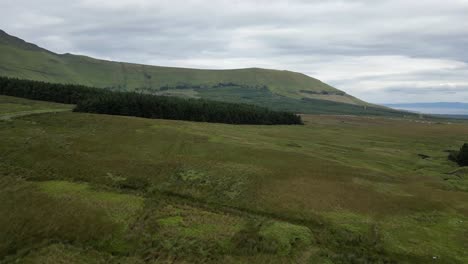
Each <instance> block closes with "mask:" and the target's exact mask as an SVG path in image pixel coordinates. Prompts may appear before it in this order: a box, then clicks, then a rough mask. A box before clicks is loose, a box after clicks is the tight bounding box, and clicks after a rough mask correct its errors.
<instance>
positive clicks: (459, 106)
mask: <svg viewBox="0 0 468 264" xmlns="http://www.w3.org/2000/svg"><path fill="white" fill-rule="evenodd" d="M386 106H388V107H392V108H396V109H403V110H407V111H413V112H419V113H426V114H442V115H468V103H458V102H436V103H404V104H386Z"/></svg>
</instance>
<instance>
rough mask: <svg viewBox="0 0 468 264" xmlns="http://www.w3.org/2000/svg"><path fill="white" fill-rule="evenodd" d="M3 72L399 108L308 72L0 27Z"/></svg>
mask: <svg viewBox="0 0 468 264" xmlns="http://www.w3.org/2000/svg"><path fill="white" fill-rule="evenodd" d="M0 76H5V77H15V78H21V79H29V80H36V81H46V82H52V83H70V84H81V85H87V86H94V87H98V88H106V89H110V90H115V91H135V92H142V93H148V94H155V95H168V96H179V97H189V98H205V99H212V100H218V101H229V102H236V103H237V102H238V103H249V104H256V105H260V106H264V107H269V108H272V109H275V110H285V111H293V112H297V113H322V114H379V115H387V114H389V113H391V114H394V113H398V114H401V112H398V111H394V110H391V109H388V108H384V107H380V106H375V105H370V104H368V103H366V102H364V101H361V100H359V99H357V98H355V97H353V96H351V95H348V94H346V93H345V92H343V91H340V90H338V89H336V88H334V87H332V86H330V85H328V84H325V83H323V82H321V81H319V80H317V79H314V78H312V77H309V76H307V75H305V74H301V73H297V72H291V71H282V70H270V69H260V68H246V69H234V70H202V69H188V68H175V67H161V66H149V65H142V64H133V63H123V62H114V61H105V60H100V59H94V58H91V57H86V56H80V55H73V54H69V53H67V54H56V53H53V52H51V51H49V50H46V49H44V48H41V47H39V46H37V45H35V44H32V43H28V42H26V41H24V40H22V39H20V38H17V37H14V36H11V35H9V34H7V33H6V32H4V31H0Z"/></svg>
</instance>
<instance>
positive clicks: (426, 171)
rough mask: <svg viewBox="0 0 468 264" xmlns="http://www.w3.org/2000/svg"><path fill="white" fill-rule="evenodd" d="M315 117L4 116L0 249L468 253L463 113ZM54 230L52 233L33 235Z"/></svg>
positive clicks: (162, 255) (159, 254) (176, 257)
mask: <svg viewBox="0 0 468 264" xmlns="http://www.w3.org/2000/svg"><path fill="white" fill-rule="evenodd" d="M8 100H10V101H9V103H10V104H11V103H19V101H22V102H21V103H22V104H27V103H28V100H21V99H14V100H15V101H14V102H12V100H13V99H11V98H10V99H8V98H6V99H5V98H3V99H2V102H3V103H5V101H8ZM305 120H306V122H307V123H306V125H305V126H303V127H289V126H275V127H266V126H234V125H222V124H204V123H192V122H181V121H169V120H148V119H140V118H129V117H117V116H105V115H91V114H78V113H58V114H54V115H50V114H43V115H35V116H25V117H21V118H17V119H14V120H10V121H8V122H7V121H3V122H1V121H0V157H1V159H0V174H1V175H2V178H1V182H0V188H1V189H2V191H1V192H0V196H1V195H3V196H2V197H0V198H1V199H2V201H11V202H12V204H11V205H9V204H10V203H9V202H6V203H2V205H1V206H0V224H1V225H0V226H2V228H0V253H1V254H3V255H5V254H6V253H5V252H10V253H9V254H8V255H9V258H8V259H11V260H13V259H14V258H17V257H18V256H24V259H23V260H25V262H26V263H28V261H30V262H29V263H34V261H43V262H44V263H47V261H49V262H53V261H56V262H57V261H62V262H67V263H92V262H91V261H94V262H95V263H109V262H115V263H117V262H118V263H141V261H142V258H145V259H150V260H151V259H153V260H155V259H157V260H160V261H162V260H169V261H176V262H182V261H183V260H184V259H185V260H188V259H190V260H192V261H193V260H198V261H200V262H206V261H215V262H219V261H220V259H223V261H224V262H227V263H236V262H239V261H240V262H256V263H262V262H264V263H272V262H277V263H284V262H287V261H291V259H294V260H295V261H296V262H299V263H308V262H311V263H317V262H318V263H322V262H324V263H343V262H344V263H346V262H347V261H350V259H353V258H354V259H355V260H356V259H358V260H357V261H358V262H357V263H359V259H360V258H361V261H363V259H362V256H361V257H359V255H360V254H361V255H363V256H375V258H374V259H373V260H372V259H371V260H369V261H370V262H372V263H376V262H377V259H379V258H380V259H384V258H387V259H393V260H395V261H398V262H399V263H405V262H406V263H428V262H430V261H433V257H436V258H437V259H438V262H439V263H466V262H467V261H468V255H467V253H466V251H465V250H464V249H465V248H466V247H465V246H466V243H468V241H467V237H468V236H467V233H466V232H467V231H466V230H468V226H467V225H468V192H467V191H468V178H467V177H468V174H467V172H466V170H456V171H454V170H455V169H456V166H455V164H453V163H451V162H449V161H447V153H446V152H444V150H447V149H457V148H458V147H459V146H460V145H461V144H462V143H463V142H465V141H466V135H467V134H468V125H467V124H466V123H455V124H445V123H429V122H421V121H411V120H398V119H395V120H392V119H382V118H365V117H333V116H306V117H305ZM115 142H119V144H115ZM418 154H425V155H428V156H429V158H428V159H422V158H420V157H419V156H418ZM4 181H8V182H7V183H4ZM70 182H73V183H70ZM2 183H3V184H2ZM64 198H66V199H64ZM30 199H33V201H35V202H33V203H32V202H31V200H30ZM11 206H13V207H11ZM12 208H16V209H15V210H13V209H12ZM28 208H29V209H28ZM33 208H35V210H33ZM66 208H73V209H76V210H69V209H66ZM233 208H236V209H233ZM54 210H59V211H61V212H62V213H60V214H54V213H53V212H54ZM76 211H78V212H79V214H78V215H77V214H76V213H75V212H76ZM35 214H37V215H35ZM29 218H33V219H41V220H40V221H34V222H31V221H27V219H29ZM78 219H79V221H78ZM67 227H68V228H67ZM24 228H26V229H24ZM256 228H257V229H256ZM23 229H24V230H23ZM9 230H13V231H11V232H13V233H10V231H9ZM84 230H86V232H85V231H84ZM252 230H253V231H252ZM255 230H256V231H255ZM15 234H16V235H15ZM255 234H260V235H261V236H262V237H264V239H263V240H262V241H263V242H259V241H258V240H255V237H256V236H255ZM21 235H23V237H21ZM12 236H14V239H16V240H14V239H12ZM41 236H42V237H45V238H49V239H52V240H51V241H50V242H49V243H44V242H40V241H43V240H39V241H32V242H31V241H30V239H28V238H30V237H36V238H37V237H39V238H40V237H41ZM96 236H97V237H96ZM247 238H249V239H247ZM246 239H247V240H246ZM6 241H19V243H18V244H17V246H18V245H20V246H19V247H22V250H20V251H19V252H16V251H11V250H10V251H5V247H6V246H5V242H6ZM25 241H28V242H27V243H26V242H25ZM67 241H68V242H67ZM247 241H250V242H247ZM252 241H257V242H255V243H256V244H255V243H254V244H255V245H257V246H258V247H255V249H252V248H250V247H249V245H250V244H249V243H251V242H252ZM65 242H66V243H65ZM28 243H30V244H28ZM262 243H263V244H262ZM7 245H8V243H7ZM272 245H273V246H272ZM10 246H11V245H10ZM84 249H87V250H86V252H85V251H84ZM326 261H328V262H326ZM332 261H333V262H332ZM340 261H341V262H340Z"/></svg>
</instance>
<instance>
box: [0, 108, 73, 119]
mask: <svg viewBox="0 0 468 264" xmlns="http://www.w3.org/2000/svg"><path fill="white" fill-rule="evenodd" d="M67 111H71V109H70V108H57V109H42V110H32V111H21V112H14V113H5V114H0V120H1V121H7V120H11V119H13V118H17V117H22V116H29V115H39V114H47V113H59V112H67Z"/></svg>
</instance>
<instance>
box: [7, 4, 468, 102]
mask: <svg viewBox="0 0 468 264" xmlns="http://www.w3.org/2000/svg"><path fill="white" fill-rule="evenodd" d="M0 2H2V3H1V6H2V9H1V10H0V25H2V29H4V30H6V31H7V32H9V33H11V34H13V35H17V36H19V37H21V38H24V39H26V40H28V41H31V42H35V43H37V44H39V45H41V46H44V47H45V48H49V47H50V48H53V49H54V51H56V52H61V53H63V52H74V53H82V54H85V55H91V56H96V57H100V58H106V59H112V60H124V61H130V62H137V63H159V62H161V63H164V64H166V65H169V66H194V65H195V66H196V65H197V64H196V62H197V61H201V60H203V61H205V63H204V64H203V65H202V66H204V67H205V66H206V63H211V64H210V65H208V66H206V67H210V68H225V67H226V65H228V66H230V65H235V66H239V67H251V66H259V65H261V66H262V67H265V66H266V67H270V68H277V67H280V68H281V69H291V70H297V71H301V72H305V73H307V74H319V76H314V77H319V78H321V76H320V74H321V70H320V68H321V67H323V66H324V65H325V64H327V61H328V62H330V61H333V63H335V64H336V66H337V67H336V76H333V74H329V72H330V71H331V70H328V72H327V74H325V75H324V76H325V79H323V78H321V79H322V80H323V81H325V82H330V83H332V84H335V85H337V86H338V88H342V89H344V90H346V91H348V90H349V91H353V92H355V93H357V94H356V95H358V96H361V95H363V97H364V98H369V100H377V101H379V100H380V99H375V98H377V97H379V98H380V97H381V96H384V95H386V94H387V93H388V92H390V90H391V89H393V88H395V86H394V85H395V84H394V83H392V82H396V81H399V82H418V81H419V80H424V81H429V80H432V81H437V80H441V81H444V82H459V83H460V82H468V77H467V76H468V75H466V73H467V72H468V70H467V69H466V68H463V67H462V68H456V67H455V68H453V69H447V68H446V67H445V68H440V69H434V70H431V71H421V70H412V71H410V72H407V73H397V74H395V73H392V72H389V73H387V72H384V73H380V72H373V69H372V67H370V66H366V67H365V65H364V66H363V70H365V71H367V72H368V73H369V74H368V75H366V74H364V76H361V75H360V76H358V77H355V76H354V74H355V72H350V73H347V72H346V70H347V68H346V67H345V68H343V69H341V68H342V67H341V66H342V65H343V64H345V63H349V62H346V58H345V57H353V58H361V57H366V56H375V57H379V56H380V57H381V56H389V55H391V56H402V57H406V58H408V60H407V61H408V62H411V60H410V59H411V58H414V59H415V61H417V60H418V59H421V58H432V59H440V60H448V61H453V63H454V64H457V63H462V62H465V63H468V49H466V47H467V46H468V19H466V17H467V15H466V14H468V3H467V2H466V1H457V0H447V1H442V0H426V1H411V2H410V1H406V0H377V1H375V0H372V1H371V0H360V1H340V0H332V1H318V0H313V1H305V0H295V1H286V0H276V1H266V0H256V1H250V0H241V1H228V0H219V1H208V0H205V1H203V0H186V1H179V0H173V1H164V0H161V1H151V0H133V1H130V0H113V1H110V0H101V1H88V0H81V1H73V2H72V3H70V4H68V5H66V4H64V2H63V1H59V0H43V1H33V0H16V1H9V0H0ZM3 2H5V3H3ZM41 21H42V22H41ZM65 44H68V45H65ZM341 58H345V59H341ZM227 61H229V62H232V63H226V62H227ZM362 62H363V63H364V64H365V63H366V61H365V59H364V60H363V61H362ZM391 66H392V67H395V65H391ZM340 69H341V70H340ZM375 71H376V70H375ZM343 76H345V77H343ZM364 83H367V85H373V84H375V83H378V84H379V86H382V85H387V88H388V89H390V90H385V89H378V90H375V91H372V92H369V90H371V88H372V87H363V89H360V87H361V86H362V85H364ZM369 83H371V84H369ZM400 87H401V89H402V91H401V92H404V91H403V90H404V89H405V88H406V89H408V90H407V91H408V93H411V85H409V86H408V87H406V86H400ZM364 88H366V89H364ZM428 89H429V87H428ZM422 90H424V89H422ZM361 91H362V93H361ZM428 91H429V92H430V94H433V95H435V94H436V93H435V92H433V90H428ZM379 92H381V96H376V97H371V96H369V97H367V94H371V93H372V94H373V93H379ZM440 92H443V91H440ZM433 98H434V99H435V98H436V96H434V97H433ZM457 98H463V97H457ZM454 99H455V97H454Z"/></svg>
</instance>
